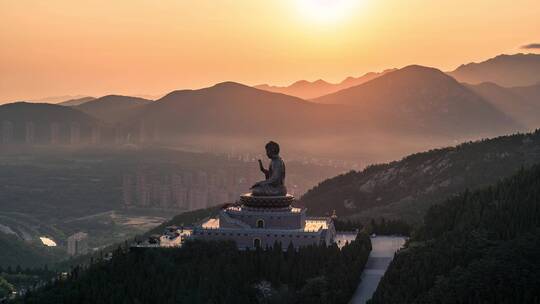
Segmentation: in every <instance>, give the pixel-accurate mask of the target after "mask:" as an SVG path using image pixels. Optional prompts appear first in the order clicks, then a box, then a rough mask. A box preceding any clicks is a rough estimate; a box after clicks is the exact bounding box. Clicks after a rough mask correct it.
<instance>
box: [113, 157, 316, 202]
mask: <svg viewBox="0 0 540 304" xmlns="http://www.w3.org/2000/svg"><path fill="white" fill-rule="evenodd" d="M208 170H209V171H204V170H194V169H189V168H185V169H180V170H179V171H178V172H172V173H165V172H163V170H160V171H153V170H151V169H148V168H145V169H138V170H137V171H136V172H133V173H126V174H124V175H123V177H122V200H123V206H124V208H128V209H130V208H152V209H161V210H175V211H188V210H196V209H203V208H208V207H212V206H216V205H220V204H224V203H226V202H233V201H235V200H236V199H237V198H238V197H239V196H240V194H242V193H243V192H245V189H247V188H249V187H250V186H251V184H253V182H255V181H256V179H257V177H259V175H260V173H257V171H256V167H255V165H254V164H253V163H246V164H244V165H242V166H240V167H238V168H236V169H233V168H231V169H230V170H229V171H228V172H226V171H225V170H213V169H212V168H209V169H208ZM289 185H292V186H290V187H289V188H290V189H291V190H292V191H291V194H294V195H300V194H301V193H303V191H305V190H306V189H307V188H308V187H309V186H310V185H308V183H301V182H299V183H295V181H294V179H292V178H291V179H290V181H289Z"/></svg>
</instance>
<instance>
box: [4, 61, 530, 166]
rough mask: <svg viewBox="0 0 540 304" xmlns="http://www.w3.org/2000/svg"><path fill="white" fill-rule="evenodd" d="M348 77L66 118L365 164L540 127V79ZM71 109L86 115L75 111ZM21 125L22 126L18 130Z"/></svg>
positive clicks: (141, 135) (213, 92) (97, 107)
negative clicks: (328, 84) (329, 83)
mask: <svg viewBox="0 0 540 304" xmlns="http://www.w3.org/2000/svg"><path fill="white" fill-rule="evenodd" d="M515 56H517V58H518V59H519V58H521V57H522V55H515ZM527 58H528V57H527ZM534 58H536V57H534ZM358 83H360V84H358ZM344 84H347V86H348V85H353V86H351V87H348V88H345V89H342V90H339V91H337V92H333V93H330V94H327V95H324V96H320V97H317V98H314V99H311V100H309V101H308V100H305V99H302V98H299V97H294V96H290V95H286V94H282V93H274V92H269V91H266V90H261V89H257V88H253V87H249V86H246V85H242V84H239V83H234V82H224V83H220V84H216V85H214V86H212V87H208V88H203V89H199V90H178V91H173V92H171V93H169V94H167V95H165V96H164V97H162V98H160V99H157V100H155V101H150V100H148V99H143V98H137V97H130V96H119V95H108V96H104V97H100V98H96V99H93V98H91V99H90V98H89V100H88V101H86V102H82V101H81V100H78V101H69V102H68V104H73V106H70V107H64V108H65V109H66V111H67V109H70V110H71V112H70V113H69V114H68V113H67V112H66V111H64V112H63V113H65V114H66V115H68V116H67V117H69V118H66V120H69V121H77V119H79V118H80V119H83V120H87V119H89V118H92V119H93V120H94V124H96V125H100V128H102V129H103V130H102V132H101V133H102V135H103V136H101V138H117V137H118V136H120V137H121V138H124V139H127V140H128V141H130V142H132V143H137V142H146V141H153V142H155V141H161V142H165V143H167V144H172V145H174V144H176V143H178V142H191V143H194V144H196V145H197V144H201V145H204V146H207V145H209V144H211V145H213V146H218V147H223V148H228V147H231V145H244V147H250V146H252V144H253V143H259V142H260V139H261V138H273V139H276V140H279V141H281V142H284V143H286V145H287V146H289V147H290V150H291V151H292V150H295V151H299V152H302V153H306V151H309V152H312V153H311V154H312V155H325V156H331V157H339V158H349V159H350V158H354V159H362V160H364V161H366V162H374V161H385V160H389V159H395V158H396V157H400V156H402V155H406V154H407V153H411V152H414V151H418V150H425V149H429V148H433V147H437V146H445V145H448V144H450V143H454V142H459V141H463V140H469V139H478V138H483V137H492V136H496V135H500V134H508V133H512V132H517V131H524V130H531V129H533V128H536V127H538V126H539V124H538V119H537V118H536V117H537V116H540V115H538V114H540V112H539V110H538V109H539V107H538V106H537V105H538V104H540V100H539V99H538V98H539V96H540V86H538V85H532V86H522V87H512V88H505V87H501V86H498V85H488V84H482V85H469V84H463V83H459V82H458V81H456V80H455V79H454V78H452V77H450V76H448V74H445V73H443V72H441V71H440V70H437V69H434V68H429V67H423V66H417V65H412V66H407V67H405V68H402V69H399V70H387V71H384V72H382V73H371V74H366V75H364V76H362V77H360V78H355V79H349V80H346V81H344V82H342V83H341V84H340V85H344ZM354 84H357V85H354ZM333 87H334V88H336V86H333ZM79 103H80V104H79ZM19 107H20V106H19ZM57 107H58V106H57ZM9 109H10V106H9V105H4V106H2V107H0V119H2V120H3V121H11V122H15V123H16V125H19V126H22V125H23V124H24V123H25V122H26V121H28V120H29V117H34V116H35V115H34V116H33V115H32V114H30V113H32V112H34V113H38V112H40V111H42V110H43V109H44V108H43V107H41V106H38V105H37V104H29V103H27V104H26V105H25V107H24V110H25V111H28V113H29V114H28V115H26V114H25V115H22V116H21V115H19V116H16V115H15V116H12V115H11V114H9V113H11V110H9ZM21 109H22V108H21ZM8 110H9V111H8ZM54 111H61V109H58V108H55V110H54ZM73 111H76V112H78V113H80V114H84V115H82V116H81V115H78V116H77V117H79V118H77V117H76V116H74V112H73ZM38 116H40V118H39V120H44V121H48V122H49V123H53V122H56V120H58V119H57V118H56V116H55V115H50V114H47V115H38ZM83 117H84V118H83ZM32 119H33V118H32ZM36 119H37V118H36ZM390 122H391V123H390ZM104 128H105V129H104ZM42 130H50V127H45V128H42ZM107 132H108V133H112V134H105V133H107ZM15 133H19V134H23V133H24V132H23V131H21V130H20V128H18V129H17V130H16V132H15ZM120 133H121V134H120ZM85 134H87V135H88V134H89V132H86V131H85ZM119 134H120V135H119ZM82 142H85V140H84V139H83V140H82ZM115 142H116V141H115ZM239 148H241V147H239Z"/></svg>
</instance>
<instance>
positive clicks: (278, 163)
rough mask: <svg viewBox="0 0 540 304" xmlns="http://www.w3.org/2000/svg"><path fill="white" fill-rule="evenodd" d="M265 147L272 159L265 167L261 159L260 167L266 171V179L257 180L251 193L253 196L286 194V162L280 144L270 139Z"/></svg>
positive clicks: (267, 154)
mask: <svg viewBox="0 0 540 304" xmlns="http://www.w3.org/2000/svg"><path fill="white" fill-rule="evenodd" d="M265 148H266V156H268V158H269V159H270V166H269V167H268V169H265V168H264V166H263V164H262V161H261V160H260V159H259V168H260V170H261V171H262V172H263V173H264V176H265V180H263V181H259V182H256V183H255V184H254V185H253V186H251V188H250V189H251V194H252V195H253V196H284V195H286V194H287V188H286V187H285V163H284V162H283V159H281V157H280V156H279V145H278V144H277V143H276V142H273V141H270V142H269V143H267V144H266V146H265Z"/></svg>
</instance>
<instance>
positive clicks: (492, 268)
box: [371, 165, 540, 303]
mask: <svg viewBox="0 0 540 304" xmlns="http://www.w3.org/2000/svg"><path fill="white" fill-rule="evenodd" d="M424 222H425V224H424V226H422V227H421V228H420V229H419V231H417V232H416V234H415V235H414V236H413V237H412V238H411V239H410V240H409V243H408V245H407V247H406V248H405V249H403V250H400V251H399V252H398V254H397V255H396V257H395V259H394V260H393V261H392V263H391V264H390V267H389V268H388V270H387V272H386V273H385V275H384V277H383V279H382V280H381V282H380V284H379V286H378V288H377V291H376V292H375V294H374V295H373V299H372V301H371V303H535V302H537V301H538V299H539V298H540V289H538V286H539V285H540V277H539V276H538V273H539V271H540V260H539V259H538V256H539V255H540V166H538V165H536V166H534V167H532V168H531V169H529V170H520V171H519V172H518V173H517V174H515V175H514V176H512V177H510V178H507V179H505V180H504V181H502V182H499V183H497V184H496V185H494V186H491V187H487V188H484V189H482V190H478V191H474V192H471V191H466V192H464V193H462V194H461V195H459V196H456V197H453V198H450V199H448V200H447V201H446V202H445V203H443V204H441V205H438V206H434V207H432V208H431V209H430V210H429V212H428V214H427V215H426V218H425V221H424ZM413 278H414V279H413Z"/></svg>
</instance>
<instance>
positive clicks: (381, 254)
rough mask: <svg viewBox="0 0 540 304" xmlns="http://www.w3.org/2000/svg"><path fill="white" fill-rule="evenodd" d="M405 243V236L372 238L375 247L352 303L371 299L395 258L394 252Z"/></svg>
mask: <svg viewBox="0 0 540 304" xmlns="http://www.w3.org/2000/svg"><path fill="white" fill-rule="evenodd" d="M404 243H405V238H404V237H398V236H378V237H375V238H371V244H372V246H373V249H372V250H371V253H370V254H369V258H368V261H367V263H366V268H364V272H362V281H361V282H360V285H358V288H357V289H356V292H355V293H354V295H353V298H352V300H351V304H363V303H366V301H367V300H369V299H371V296H372V295H373V293H374V292H375V289H377V285H378V284H379V281H380V280H381V278H382V276H383V275H384V272H385V271H386V269H387V268H388V265H390V262H391V261H392V259H393V258H394V253H395V252H396V251H397V250H398V249H399V248H401V247H402V246H403V244H404Z"/></svg>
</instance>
